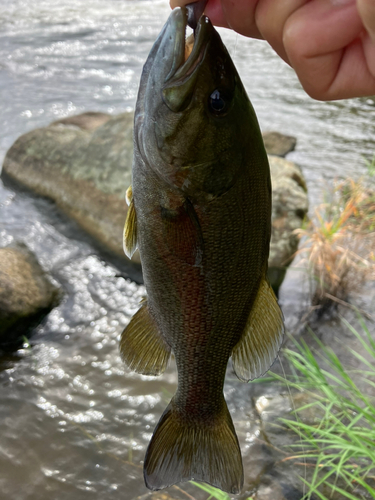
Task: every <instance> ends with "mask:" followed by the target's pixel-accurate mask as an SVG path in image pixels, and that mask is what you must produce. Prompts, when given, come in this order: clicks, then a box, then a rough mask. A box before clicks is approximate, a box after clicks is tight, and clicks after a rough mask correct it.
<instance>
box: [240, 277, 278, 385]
mask: <svg viewBox="0 0 375 500" xmlns="http://www.w3.org/2000/svg"><path fill="white" fill-rule="evenodd" d="M284 329H285V328H284V318H283V313H282V311H281V309H280V306H279V304H278V303H277V299H276V296H275V294H274V292H273V290H272V288H271V286H270V284H269V283H268V281H267V280H266V279H265V278H264V279H263V280H262V282H261V285H260V287H259V291H258V295H257V297H256V299H255V302H254V305H253V308H252V310H251V312H250V315H249V318H248V320H247V323H246V327H245V330H244V333H243V335H242V338H241V340H240V341H239V342H238V343H237V344H236V345H235V347H234V348H233V351H232V362H233V368H234V371H235V373H236V375H237V377H238V378H239V379H240V380H242V381H244V382H248V381H249V380H253V379H255V378H257V377H260V376H261V375H263V374H264V373H265V372H266V371H267V370H268V369H269V368H270V366H271V365H272V363H273V362H274V361H275V358H276V356H277V353H278V352H279V350H280V347H281V344H282V342H283V336H284Z"/></svg>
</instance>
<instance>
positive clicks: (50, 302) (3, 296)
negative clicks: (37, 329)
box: [0, 244, 60, 351]
mask: <svg viewBox="0 0 375 500" xmlns="http://www.w3.org/2000/svg"><path fill="white" fill-rule="evenodd" d="M59 297H60V292H59V290H58V289H57V288H56V287H55V286H53V285H52V283H51V282H50V281H49V280H48V278H47V277H46V274H45V272H44V271H43V269H42V268H41V267H40V265H39V263H38V261H37V260H36V258H35V257H34V255H33V254H32V253H31V252H30V251H29V250H28V249H27V247H26V246H25V245H21V244H18V245H15V246H9V247H5V248H1V249H0V349H2V350H7V351H11V350H14V349H17V348H18V347H19V346H20V344H22V337H23V336H27V335H28V333H29V332H30V329H31V328H33V327H34V326H36V325H37V324H38V323H39V321H40V320H41V319H42V318H43V317H44V316H45V315H46V314H47V313H48V312H49V311H50V310H51V309H52V308H53V307H54V306H56V305H57V303H58V300H59Z"/></svg>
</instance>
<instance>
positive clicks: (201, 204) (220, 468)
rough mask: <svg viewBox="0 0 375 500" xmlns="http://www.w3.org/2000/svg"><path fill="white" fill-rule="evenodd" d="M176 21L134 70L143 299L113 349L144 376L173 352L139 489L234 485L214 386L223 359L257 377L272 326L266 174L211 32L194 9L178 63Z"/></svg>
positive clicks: (131, 218)
mask: <svg viewBox="0 0 375 500" xmlns="http://www.w3.org/2000/svg"><path fill="white" fill-rule="evenodd" d="M185 25H186V13H185V10H184V9H175V10H174V11H173V12H172V14H171V16H170V18H169V20H168V22H167V24H166V26H165V27H164V29H163V31H162V33H161V35H160V36H159V39H158V40H157V42H156V43H155V46H154V48H153V49H152V51H151V53H150V56H149V59H148V61H147V62H146V65H145V68H144V72H143V75H142V79H141V85H140V91H139V96H138V102H137V108H136V113H135V131H134V147H135V153H134V163H133V184H132V190H131V193H130V196H129V198H130V199H129V202H130V207H129V213H128V218H127V223H126V227H125V249H126V251H127V253H128V254H131V253H132V252H133V251H134V249H135V247H136V246H138V248H139V251H140V255H141V259H142V267H143V274H144V282H145V285H146V289H147V301H146V302H145V303H144V304H143V305H142V307H141V309H140V310H139V311H138V313H136V315H135V316H134V317H133V319H132V321H131V322H130V324H129V326H128V327H127V328H126V329H125V331H124V333H123V336H122V339H121V353H122V356H123V358H124V360H125V361H126V362H127V364H128V365H129V366H130V367H131V368H133V369H134V370H136V371H138V372H140V373H147V374H154V375H157V374H159V373H161V372H162V371H164V369H165V367H166V364H167V362H168V359H169V356H170V353H171V351H172V352H173V353H174V355H175V358H176V364H177V370H178V388H177V392H176V394H175V396H174V398H173V399H172V401H171V403H170V404H169V406H168V408H167V409H166V411H165V412H164V414H163V416H162V418H161V420H160V422H159V424H158V426H157V427H156V429H155V432H154V435H153V438H152V440H151V443H150V445H149V448H148V450H147V454H146V459H145V480H146V484H147V486H148V487H150V488H151V489H160V488H164V487H166V486H169V485H171V484H174V483H176V482H179V481H184V480H189V479H192V478H194V479H196V480H202V481H206V482H208V483H210V484H213V485H215V486H218V487H219V488H221V489H223V490H225V491H229V492H232V493H235V492H238V491H239V490H240V489H241V487H242V483H243V470H242V461H241V455H240V450H239V446H238V440H237V437H236V434H235V431H234V427H233V423H232V420H231V417H230V415H229V412H228V409H227V406H226V403H225V400H224V396H223V384H224V377H225V371H226V366H227V363H228V359H229V357H230V356H231V355H232V358H233V363H234V368H235V371H236V373H237V375H238V376H239V377H240V378H241V379H243V380H249V379H251V378H255V377H256V376H259V375H261V374H262V373H264V372H265V371H266V370H267V369H268V367H269V366H270V364H271V363H272V362H273V360H274V358H275V356H276V354H277V351H278V349H279V347H280V344H281V340H282V333H283V326H282V315H281V312H280V310H279V308H278V305H277V302H276V299H275V297H274V295H273V292H272V290H271V289H270V287H269V285H268V283H267V281H266V271H267V259H268V252H269V241H270V232H271V225H270V217H271V184H270V174H269V166H268V161H267V156H266V153H265V151H264V147H263V142H262V139H261V134H260V131H259V127H258V123H257V120H256V117H255V114H254V111H253V109H252V106H251V104H250V101H249V100H248V97H247V95H246V92H245V90H244V88H243V86H242V83H241V81H240V78H239V76H238V74H237V72H236V70H235V67H234V65H233V63H232V61H231V59H230V56H229V55H228V53H227V51H226V49H225V47H224V46H223V44H222V42H221V39H220V37H219V35H218V34H217V32H216V31H215V30H214V28H213V27H212V25H211V23H210V22H209V20H208V19H207V18H206V17H205V16H202V17H201V19H200V21H199V23H198V26H197V29H196V32H195V41H194V47H193V50H192V53H191V55H190V56H189V58H188V59H187V60H186V61H185V56H184V50H185V40H184V30H185Z"/></svg>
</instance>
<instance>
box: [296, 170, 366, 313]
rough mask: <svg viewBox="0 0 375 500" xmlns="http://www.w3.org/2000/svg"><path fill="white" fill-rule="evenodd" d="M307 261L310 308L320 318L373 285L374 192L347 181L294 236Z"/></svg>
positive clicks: (336, 189)
mask: <svg viewBox="0 0 375 500" xmlns="http://www.w3.org/2000/svg"><path fill="white" fill-rule="evenodd" d="M298 234H299V236H300V237H301V238H302V242H303V244H302V247H301V248H300V250H299V253H303V254H305V255H306V261H307V267H308V269H309V276H310V278H311V279H310V289H311V303H312V306H314V307H315V308H319V309H320V311H321V312H324V311H325V310H327V308H329V307H331V306H332V305H334V304H335V303H337V302H342V301H346V300H347V298H348V296H349V294H350V293H352V292H355V291H357V290H358V289H360V287H361V286H362V285H363V283H364V282H365V281H366V280H368V279H375V251H374V249H375V192H371V191H370V190H369V189H367V188H366V187H365V186H364V185H363V184H362V182H360V181H354V180H353V179H347V180H346V181H344V182H341V183H339V184H337V185H336V186H335V188H334V189H333V192H331V193H330V194H329V195H328V199H327V201H326V202H325V203H323V204H321V205H319V206H318V207H317V208H316V210H315V217H313V218H312V220H311V221H309V222H308V223H307V225H306V226H305V227H304V228H302V229H301V230H299V231H298Z"/></svg>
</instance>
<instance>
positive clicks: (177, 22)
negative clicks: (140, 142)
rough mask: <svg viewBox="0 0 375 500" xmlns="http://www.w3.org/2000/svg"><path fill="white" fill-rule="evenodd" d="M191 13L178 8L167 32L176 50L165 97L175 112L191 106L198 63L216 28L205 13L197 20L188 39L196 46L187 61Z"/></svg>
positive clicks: (167, 79)
mask: <svg viewBox="0 0 375 500" xmlns="http://www.w3.org/2000/svg"><path fill="white" fill-rule="evenodd" d="M188 15H189V14H188V11H187V9H186V8H180V7H177V8H175V9H174V10H173V11H172V13H171V15H170V16H169V19H168V21H167V25H166V31H165V33H164V39H169V40H168V41H169V43H170V44H171V45H172V46H173V51H172V52H171V66H170V70H169V72H168V73H167V75H166V76H165V78H164V85H163V88H162V97H163V101H164V103H165V104H166V105H167V106H168V108H169V109H170V110H171V111H173V112H180V111H183V110H184V109H185V108H186V107H187V106H188V105H189V103H190V101H191V98H192V95H193V92H194V88H195V84H196V80H197V76H198V69H199V66H200V65H201V63H202V62H203V60H204V55H205V52H206V50H207V47H208V45H209V42H210V40H211V38H212V33H213V31H214V28H213V26H212V24H211V21H210V20H209V18H208V17H207V16H205V15H202V16H201V17H200V19H199V21H198V22H197V26H196V28H195V30H194V35H193V34H192V35H190V37H189V39H188V43H189V44H190V43H191V42H192V37H193V41H194V45H193V48H192V50H191V53H190V54H189V56H188V57H187V59H186V60H185V58H186V56H185V54H186V52H185V50H186V41H185V33H186V26H187V24H188ZM162 46H164V43H163V41H162V42H161V47H162Z"/></svg>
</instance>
